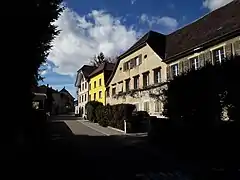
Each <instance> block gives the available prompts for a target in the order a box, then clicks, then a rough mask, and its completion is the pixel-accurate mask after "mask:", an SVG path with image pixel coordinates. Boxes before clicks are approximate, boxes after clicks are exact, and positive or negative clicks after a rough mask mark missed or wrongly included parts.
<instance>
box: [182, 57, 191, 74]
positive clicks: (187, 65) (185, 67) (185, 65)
mask: <svg viewBox="0 0 240 180" xmlns="http://www.w3.org/2000/svg"><path fill="white" fill-rule="evenodd" d="M189 69H190V62H189V60H188V59H186V60H184V61H183V71H184V72H188V71H189Z"/></svg>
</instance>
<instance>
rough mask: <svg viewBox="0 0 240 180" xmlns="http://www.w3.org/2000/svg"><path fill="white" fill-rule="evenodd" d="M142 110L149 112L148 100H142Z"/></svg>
mask: <svg viewBox="0 0 240 180" xmlns="http://www.w3.org/2000/svg"><path fill="white" fill-rule="evenodd" d="M144 111H147V112H149V102H144Z"/></svg>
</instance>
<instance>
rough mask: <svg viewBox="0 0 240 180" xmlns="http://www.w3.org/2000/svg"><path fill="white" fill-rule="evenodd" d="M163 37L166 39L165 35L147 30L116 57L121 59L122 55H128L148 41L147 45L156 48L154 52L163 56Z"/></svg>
mask: <svg viewBox="0 0 240 180" xmlns="http://www.w3.org/2000/svg"><path fill="white" fill-rule="evenodd" d="M165 39H166V36H165V35H163V34H160V33H158V32H155V31H149V32H148V33H146V34H145V35H144V36H143V37H142V38H140V39H139V40H138V41H137V42H136V43H135V44H133V45H132V46H131V47H130V48H129V49H128V50H127V51H126V52H124V53H123V54H122V55H120V56H119V57H118V59H123V58H124V57H126V56H128V55H129V54H131V53H133V52H134V51H136V50H138V49H140V48H141V47H143V46H144V45H146V43H148V45H149V46H151V48H153V49H154V50H156V52H157V53H159V56H161V57H164V56H165V55H164V51H165V48H164V47H165Z"/></svg>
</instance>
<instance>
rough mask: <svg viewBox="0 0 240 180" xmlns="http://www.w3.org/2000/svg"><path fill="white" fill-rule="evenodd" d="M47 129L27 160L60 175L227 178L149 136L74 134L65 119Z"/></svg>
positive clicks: (140, 178)
mask: <svg viewBox="0 0 240 180" xmlns="http://www.w3.org/2000/svg"><path fill="white" fill-rule="evenodd" d="M60 119H61V118H60ZM47 132H48V133H49V139H48V141H47V143H45V144H43V145H42V147H41V148H38V149H35V151H34V152H31V153H29V152H28V153H27V154H26V156H25V157H24V162H27V158H29V159H30V161H28V164H29V166H31V167H37V166H39V165H40V164H43V165H44V169H49V170H50V173H51V174H55V176H58V177H61V176H62V175H63V174H65V173H68V177H69V176H70V175H74V176H77V177H78V178H79V179H98V180H99V179H105V180H108V179H109V180H112V179H113V180H123V179H124V180H128V179H129V180H130V179H131V180H135V179H138V180H145V179H159V180H161V179H179V180H180V179H181V180H182V179H189V180H191V179H196V178H198V179H201V178H200V177H203V178H202V179H204V180H208V179H216V177H217V179H220V180H221V179H224V174H225V172H224V171H222V172H221V171H220V172H213V171H210V170H208V169H202V168H200V167H198V166H197V165H196V164H195V165H194V166H192V165H191V164H188V165H187V164H184V163H182V161H181V162H180V161H177V160H176V158H175V156H174V154H172V153H168V152H166V151H162V150H161V147H158V148H155V147H153V146H152V144H150V143H149V142H148V138H147V137H132V136H88V135H75V134H73V132H72V131H71V129H70V128H69V127H68V125H67V124H66V123H65V122H64V121H52V122H50V123H49V124H48V128H47ZM22 167H24V168H25V166H24V165H22ZM55 169H56V170H55ZM41 173H46V171H41ZM237 176H238V175H237V174H234V175H232V176H231V177H233V178H229V176H228V178H225V179H237Z"/></svg>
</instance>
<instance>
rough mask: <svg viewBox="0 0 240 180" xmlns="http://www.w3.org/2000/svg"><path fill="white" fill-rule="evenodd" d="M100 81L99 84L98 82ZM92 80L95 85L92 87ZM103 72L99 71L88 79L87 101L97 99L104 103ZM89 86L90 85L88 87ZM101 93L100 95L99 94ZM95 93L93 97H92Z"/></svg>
mask: <svg viewBox="0 0 240 180" xmlns="http://www.w3.org/2000/svg"><path fill="white" fill-rule="evenodd" d="M99 81H101V84H100V82H99ZM94 82H95V83H96V87H94ZM104 82H105V81H104V73H100V74H98V75H96V76H94V77H92V78H90V81H89V101H93V100H95V101H99V102H101V103H103V104H104V105H105V90H106V88H105V83H104ZM90 86H91V87H90ZM99 93H101V97H100V94H99ZM94 94H95V99H94Z"/></svg>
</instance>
